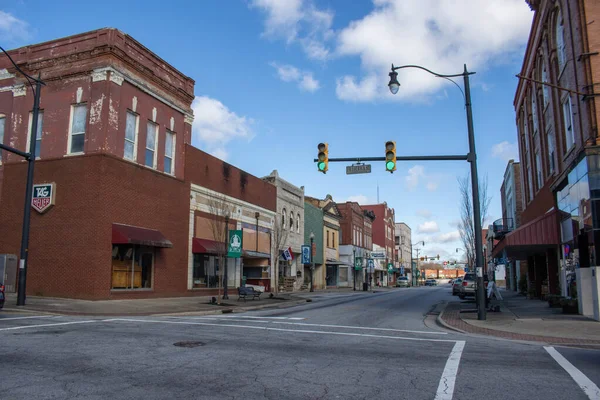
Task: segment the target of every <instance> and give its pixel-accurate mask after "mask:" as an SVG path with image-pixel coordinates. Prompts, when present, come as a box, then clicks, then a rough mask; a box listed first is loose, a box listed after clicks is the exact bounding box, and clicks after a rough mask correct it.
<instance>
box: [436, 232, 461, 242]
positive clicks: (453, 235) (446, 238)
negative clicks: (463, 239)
mask: <svg viewBox="0 0 600 400" xmlns="http://www.w3.org/2000/svg"><path fill="white" fill-rule="evenodd" d="M459 239H460V233H459V232H458V231H452V232H447V233H441V234H439V235H437V236H436V237H434V238H432V241H433V242H437V243H450V242H455V241H457V240H459Z"/></svg>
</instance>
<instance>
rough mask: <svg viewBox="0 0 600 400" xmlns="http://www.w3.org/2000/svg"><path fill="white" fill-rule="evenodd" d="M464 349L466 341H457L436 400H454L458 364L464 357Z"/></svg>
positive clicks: (447, 362)
mask: <svg viewBox="0 0 600 400" xmlns="http://www.w3.org/2000/svg"><path fill="white" fill-rule="evenodd" d="M464 348H465V342H464V340H461V341H457V342H456V344H455V345H454V348H453V349H452V351H451V352H450V356H449V357H448V361H446V366H445V367H444V372H442V377H441V378H440V384H439V385H438V390H437V393H436V394H435V400H452V396H453V395H454V382H455V381H456V374H457V373H458V364H459V363H460V357H461V356H462V352H463V349H464Z"/></svg>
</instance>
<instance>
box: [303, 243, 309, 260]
mask: <svg viewBox="0 0 600 400" xmlns="http://www.w3.org/2000/svg"><path fill="white" fill-rule="evenodd" d="M302 264H310V246H307V245H302Z"/></svg>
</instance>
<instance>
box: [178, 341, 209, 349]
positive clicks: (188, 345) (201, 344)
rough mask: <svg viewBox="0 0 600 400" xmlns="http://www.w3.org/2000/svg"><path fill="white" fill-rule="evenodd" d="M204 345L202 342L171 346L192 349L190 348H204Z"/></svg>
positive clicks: (188, 342)
mask: <svg viewBox="0 0 600 400" xmlns="http://www.w3.org/2000/svg"><path fill="white" fill-rule="evenodd" d="M204 344H205V343H202V342H194V341H185V342H177V343H173V346H177V347H187V348H192V347H200V346H204Z"/></svg>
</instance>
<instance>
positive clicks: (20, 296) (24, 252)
mask: <svg viewBox="0 0 600 400" xmlns="http://www.w3.org/2000/svg"><path fill="white" fill-rule="evenodd" d="M0 51H2V52H4V54H6V57H8V59H9V60H10V62H11V63H12V65H13V66H14V67H15V69H16V70H17V71H18V72H20V73H21V74H22V75H23V76H24V77H25V79H27V82H28V83H29V85H30V86H31V91H32V92H33V116H32V118H31V132H29V134H30V140H29V153H24V152H22V151H20V150H18V149H15V148H12V147H10V146H5V145H4V144H2V143H0V151H2V150H6V151H9V152H11V153H14V154H17V155H20V156H21V157H24V158H25V159H26V160H27V184H26V186H25V209H24V211H23V227H22V233H21V253H20V260H19V283H18V293H17V306H24V305H25V298H26V296H25V292H26V287H27V259H28V257H29V227H30V224H31V197H32V196H33V169H34V166H35V146H36V142H37V140H35V137H36V136H35V135H36V134H37V126H38V116H39V113H40V92H41V91H42V85H44V86H45V85H46V84H45V83H44V82H43V81H42V80H41V79H40V78H41V76H40V75H39V74H38V77H37V79H36V78H34V77H32V76H30V75H28V74H26V73H25V72H24V71H23V70H22V69H21V68H19V66H18V65H17V64H16V63H15V62H14V61H13V59H12V58H11V56H10V55H8V53H7V52H6V50H4V49H3V48H2V47H0ZM32 82H35V89H34V88H33V84H32Z"/></svg>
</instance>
